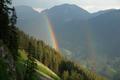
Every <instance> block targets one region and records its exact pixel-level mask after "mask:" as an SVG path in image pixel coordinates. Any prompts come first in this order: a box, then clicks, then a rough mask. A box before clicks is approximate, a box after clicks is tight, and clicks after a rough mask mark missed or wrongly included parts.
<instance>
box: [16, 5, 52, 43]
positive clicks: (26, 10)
mask: <svg viewBox="0 0 120 80" xmlns="http://www.w3.org/2000/svg"><path fill="white" fill-rule="evenodd" d="M15 8H16V12H17V17H18V20H17V26H18V27H19V28H20V29H21V30H23V31H24V32H26V33H27V34H30V35H31V36H34V37H36V38H37V39H40V40H44V41H46V42H48V43H50V41H49V36H48V34H46V33H48V30H47V29H46V27H45V26H46V21H45V18H44V16H43V15H42V14H40V13H39V12H37V11H35V10H34V9H33V8H32V7H28V6H16V7H15Z"/></svg>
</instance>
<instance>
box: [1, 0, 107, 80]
mask: <svg viewBox="0 0 120 80" xmlns="http://www.w3.org/2000/svg"><path fill="white" fill-rule="evenodd" d="M10 4H11V0H0V80H106V79H105V78H103V77H101V76H98V75H96V74H95V73H94V72H91V71H89V70H87V69H84V68H82V67H81V66H80V65H79V64H76V63H73V62H72V61H69V60H67V59H65V58H64V57H63V56H62V55H61V53H60V52H58V51H56V50H55V49H53V48H51V47H50V46H48V45H46V44H45V43H44V42H43V41H41V40H37V39H35V38H33V37H31V36H29V35H27V34H25V33H24V32H23V31H20V30H19V29H18V28H16V26H15V24H16V19H17V16H16V12H15V9H14V7H13V8H10V7H9V6H10Z"/></svg>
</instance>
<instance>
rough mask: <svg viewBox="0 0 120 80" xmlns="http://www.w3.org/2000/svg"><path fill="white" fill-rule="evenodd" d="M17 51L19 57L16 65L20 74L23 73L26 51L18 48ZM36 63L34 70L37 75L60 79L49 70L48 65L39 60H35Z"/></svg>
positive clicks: (54, 79) (52, 79)
mask: <svg viewBox="0 0 120 80" xmlns="http://www.w3.org/2000/svg"><path fill="white" fill-rule="evenodd" d="M19 53H20V57H19V59H18V62H17V65H18V66H17V67H18V70H19V71H20V72H21V74H23V75H24V71H25V67H24V64H23V63H24V62H25V61H26V60H27V53H26V52H25V51H24V50H19ZM36 63H37V65H38V66H37V68H38V69H37V70H36V72H37V73H38V75H40V76H42V77H46V78H48V79H50V80H60V78H59V77H58V76H57V75H56V74H55V73H54V72H53V71H51V70H50V69H49V68H48V67H46V66H44V65H43V64H42V63H41V62H39V61H38V60H36Z"/></svg>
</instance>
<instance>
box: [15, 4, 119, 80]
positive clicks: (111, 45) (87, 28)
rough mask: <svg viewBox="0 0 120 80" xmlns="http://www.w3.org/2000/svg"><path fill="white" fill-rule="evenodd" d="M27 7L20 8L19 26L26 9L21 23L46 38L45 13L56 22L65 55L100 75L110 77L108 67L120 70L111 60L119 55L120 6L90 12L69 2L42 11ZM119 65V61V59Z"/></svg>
mask: <svg viewBox="0 0 120 80" xmlns="http://www.w3.org/2000/svg"><path fill="white" fill-rule="evenodd" d="M24 7H26V6H24ZM24 9H26V8H24ZM24 9H22V8H21V6H20V8H18V9H17V11H18V26H20V24H21V22H20V20H19V18H20V17H21V15H19V14H23V13H22V11H23V12H25V13H24V14H23V18H25V19H24V20H21V21H22V22H23V23H22V24H24V25H22V26H23V28H25V30H26V31H27V32H28V33H30V34H32V35H33V33H34V32H35V34H34V36H36V35H41V36H36V37H37V38H40V39H43V38H44V36H46V35H45V34H46V33H47V31H46V30H45V29H44V28H45V23H44V22H46V20H45V19H44V16H46V17H47V18H48V19H49V20H50V21H51V24H52V25H53V28H54V31H55V34H56V38H57V40H58V44H59V47H60V50H61V51H62V52H63V54H65V55H67V56H68V57H70V58H71V59H73V60H75V61H78V62H80V63H81V64H82V65H84V66H85V67H88V68H89V69H91V70H94V71H95V72H98V73H100V74H101V75H102V74H103V72H104V75H107V77H109V78H110V79H111V74H109V75H108V73H107V71H108V70H107V71H106V72H105V69H107V68H108V67H111V68H112V69H113V70H114V71H116V72H117V69H116V68H114V63H111V62H115V61H116V59H117V58H119V57H120V54H119V53H120V51H119V47H120V42H119V41H120V37H119V34H120V28H119V26H120V23H119V21H120V10H119V9H118V10H116V9H110V10H104V11H99V12H96V13H89V12H87V11H86V10H84V9H82V8H80V7H78V6H76V5H69V4H63V5H59V6H55V7H53V8H50V9H47V10H44V11H42V12H41V13H38V12H36V11H34V10H33V9H32V8H31V12H29V11H27V10H28V9H26V10H24ZM19 11H21V13H20V12H19ZM38 14H39V15H38ZM33 15H36V17H34V18H30V16H33ZM27 16H29V17H27ZM29 18H30V19H29ZM26 19H28V20H26ZM30 20H31V22H30ZM38 21H39V22H38ZM32 23H33V25H32ZM33 26H35V27H33ZM36 26H37V27H36ZM29 27H31V28H29ZM29 29H30V30H29ZM40 30H42V31H40ZM41 32H43V33H41ZM46 39H47V38H46ZM47 40H48V39H47ZM101 64H103V65H101ZM116 64H119V63H118V62H116ZM113 70H112V71H113ZM111 73H114V72H111ZM113 80H114V79H113Z"/></svg>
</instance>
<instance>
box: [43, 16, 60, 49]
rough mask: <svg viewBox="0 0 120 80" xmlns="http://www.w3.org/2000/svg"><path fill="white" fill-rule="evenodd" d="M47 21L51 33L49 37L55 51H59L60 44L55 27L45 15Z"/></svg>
mask: <svg viewBox="0 0 120 80" xmlns="http://www.w3.org/2000/svg"><path fill="white" fill-rule="evenodd" d="M45 19H46V24H47V27H48V33H49V37H50V39H51V43H52V47H53V48H54V49H55V50H57V51H59V47H58V42H57V39H56V36H55V32H54V29H53V25H52V23H51V21H50V19H49V18H48V17H47V16H46V15H45Z"/></svg>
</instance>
